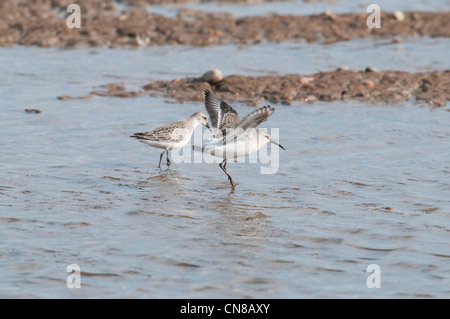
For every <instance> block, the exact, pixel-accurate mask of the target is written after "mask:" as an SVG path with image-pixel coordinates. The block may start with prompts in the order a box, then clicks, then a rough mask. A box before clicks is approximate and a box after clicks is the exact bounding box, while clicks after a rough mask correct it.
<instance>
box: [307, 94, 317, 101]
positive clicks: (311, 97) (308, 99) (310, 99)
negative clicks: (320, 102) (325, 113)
mask: <svg viewBox="0 0 450 319" xmlns="http://www.w3.org/2000/svg"><path fill="white" fill-rule="evenodd" d="M315 101H317V98H316V97H315V96H314V95H312V94H311V95H308V96H307V97H306V98H305V102H308V103H314V102H315Z"/></svg>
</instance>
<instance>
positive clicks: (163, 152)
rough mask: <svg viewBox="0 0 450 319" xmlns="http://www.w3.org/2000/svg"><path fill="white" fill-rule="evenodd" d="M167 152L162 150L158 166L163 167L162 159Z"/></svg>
mask: <svg viewBox="0 0 450 319" xmlns="http://www.w3.org/2000/svg"><path fill="white" fill-rule="evenodd" d="M165 152H166V151H164V152H162V153H161V156H160V157H159V164H158V167H159V168H161V160H162V158H163V155H164V153H165Z"/></svg>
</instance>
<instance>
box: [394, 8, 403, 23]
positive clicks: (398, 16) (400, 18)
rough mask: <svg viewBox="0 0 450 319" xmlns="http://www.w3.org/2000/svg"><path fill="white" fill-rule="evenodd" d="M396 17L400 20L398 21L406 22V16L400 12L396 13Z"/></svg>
mask: <svg viewBox="0 0 450 319" xmlns="http://www.w3.org/2000/svg"><path fill="white" fill-rule="evenodd" d="M394 17H395V18H396V19H397V20H398V21H403V20H405V14H404V13H403V12H401V11H399V10H397V11H395V12H394Z"/></svg>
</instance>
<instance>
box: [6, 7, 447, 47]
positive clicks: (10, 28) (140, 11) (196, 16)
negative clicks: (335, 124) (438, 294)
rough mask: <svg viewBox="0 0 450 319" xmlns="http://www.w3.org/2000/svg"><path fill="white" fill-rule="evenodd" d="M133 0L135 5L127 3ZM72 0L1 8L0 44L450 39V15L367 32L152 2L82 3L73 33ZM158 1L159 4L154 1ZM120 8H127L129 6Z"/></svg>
mask: <svg viewBox="0 0 450 319" xmlns="http://www.w3.org/2000/svg"><path fill="white" fill-rule="evenodd" d="M130 1H131V0H130ZM72 2H73V1H71V0H41V1H33V2H28V1H26V2H25V1H23V0H19V1H15V0H6V1H2V2H0V46H13V45H24V46H39V47H60V48H77V47H110V48H118V47H133V46H155V45H191V46H208V45H221V44H230V43H234V44H244V45H249V44H256V43H261V42H266V41H270V42H275V43H278V42H282V41H306V42H321V43H334V42H338V41H346V40H350V39H360V38H368V37H371V38H402V37H417V36H420V37H446V38H448V37H450V12H419V11H415V12H404V13H403V16H401V18H400V17H399V16H398V15H396V14H394V13H390V12H382V14H381V21H382V27H381V28H380V29H376V28H375V29H369V28H367V24H366V21H367V17H368V14H367V13H348V14H334V13H333V12H330V11H327V12H325V13H323V14H317V15H308V16H293V15H272V16H256V17H242V18H236V17H234V16H232V15H231V14H218V13H205V12H202V11H197V10H182V11H180V12H179V14H178V16H177V17H175V18H171V17H165V16H162V15H158V14H154V13H151V12H149V10H147V9H146V6H145V5H146V4H148V3H150V4H151V3H152V2H153V1H134V2H133V1H132V2H133V3H134V4H135V5H128V6H126V9H124V8H123V7H120V6H117V5H116V4H115V3H114V1H113V0H102V1H101V0H92V1H82V0H80V1H79V2H78V4H79V5H80V8H81V13H82V14H81V28H79V29H77V28H73V29H70V28H68V27H67V25H66V20H67V18H68V16H69V15H70V13H67V12H66V9H67V6H68V5H69V4H71V3H72ZM156 2H157V1H156ZM121 3H127V4H130V3H129V2H127V1H121Z"/></svg>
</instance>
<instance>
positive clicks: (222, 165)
mask: <svg viewBox="0 0 450 319" xmlns="http://www.w3.org/2000/svg"><path fill="white" fill-rule="evenodd" d="M219 166H220V168H221V169H222V171H224V172H225V174H227V176H228V180H229V181H230V183H231V187H233V188H234V183H233V179H232V178H231V175H230V174H228V172H227V170H226V169H225V167H226V166H227V159H224V160H223V162H222V163H220V164H219Z"/></svg>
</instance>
